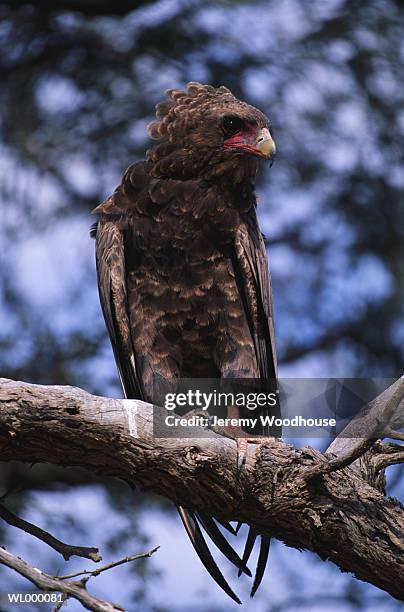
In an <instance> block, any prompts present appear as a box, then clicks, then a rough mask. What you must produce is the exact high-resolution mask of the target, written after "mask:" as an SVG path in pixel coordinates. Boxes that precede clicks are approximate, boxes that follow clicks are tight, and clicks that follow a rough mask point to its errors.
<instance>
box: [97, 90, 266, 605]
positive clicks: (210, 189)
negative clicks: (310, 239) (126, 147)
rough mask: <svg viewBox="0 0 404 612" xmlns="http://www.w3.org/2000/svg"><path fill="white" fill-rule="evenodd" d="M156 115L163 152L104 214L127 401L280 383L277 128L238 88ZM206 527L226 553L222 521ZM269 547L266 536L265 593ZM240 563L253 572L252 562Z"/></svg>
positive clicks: (100, 238) (102, 235) (108, 298)
mask: <svg viewBox="0 0 404 612" xmlns="http://www.w3.org/2000/svg"><path fill="white" fill-rule="evenodd" d="M156 110H157V112H156V115H157V121H155V122H153V123H152V124H151V125H150V126H149V135H150V136H151V137H152V138H155V139H157V140H158V141H159V142H158V144H157V145H156V146H154V147H153V148H151V149H149V150H148V151H147V154H146V161H141V162H138V163H135V164H133V165H132V166H130V167H129V168H128V170H127V171H126V172H125V174H124V176H123V178H122V182H121V184H120V186H119V187H118V188H117V189H116V191H115V192H114V194H113V195H112V196H111V197H110V198H108V199H107V200H106V201H105V202H103V203H102V204H101V205H100V206H98V207H97V208H96V209H95V211H94V212H96V213H98V214H100V219H99V222H98V227H97V230H96V254H97V272H98V284H99V292H100V298H101V304H102V308H103V312H104V317H105V321H106V325H107V328H108V332H109V335H110V337H111V342H112V346H113V349H114V354H115V358H116V362H117V366H118V369H119V372H120V376H121V381H122V385H123V388H124V391H125V394H126V396H127V397H129V398H141V399H143V400H146V401H150V402H155V403H157V402H158V400H159V397H158V392H157V390H156V389H157V387H156V385H155V383H154V381H155V380H156V376H157V377H160V378H161V379H162V380H168V381H170V380H173V379H177V378H224V377H226V378H240V377H242V378H245V377H249V378H259V379H261V380H262V381H270V379H272V381H273V380H274V379H276V356H275V344H274V328H273V312H272V301H271V287H270V279H269V273H268V265H267V259H266V251H265V245H264V241H263V237H262V235H261V232H260V230H259V227H258V223H257V218H256V196H255V191H254V183H255V178H256V173H257V169H258V158H259V157H260V156H261V157H265V158H271V157H272V156H273V153H274V149H275V147H274V143H273V141H272V139H271V136H270V126H269V122H268V119H267V118H266V117H265V115H263V114H262V113H261V112H260V111H258V110H257V109H255V108H254V107H252V106H250V105H248V104H246V103H244V102H240V101H239V100H237V99H236V98H235V97H234V96H233V95H232V93H231V92H230V91H229V90H228V89H227V88H225V87H219V88H217V89H215V88H213V87H211V86H209V85H200V84H198V83H190V84H189V85H188V87H187V90H186V91H181V90H171V91H169V92H168V99H167V100H165V101H164V102H161V103H160V104H158V105H157V107H156ZM268 384H273V383H268ZM262 433H264V432H262ZM180 514H181V518H182V520H183V522H184V524H185V526H186V529H187V531H188V534H189V535H190V537H191V539H192V541H193V544H194V546H195V548H196V550H197V552H198V554H199V556H200V557H201V559H202V561H203V562H204V564H205V566H206V567H207V568H208V571H209V572H210V573H211V575H212V576H213V577H214V578H215V580H216V581H217V582H218V583H219V584H220V585H221V586H222V588H224V589H225V590H226V592H227V593H228V594H229V595H230V596H231V597H233V599H235V600H236V601H238V598H237V597H236V596H235V595H234V593H233V592H232V591H231V589H230V587H229V586H228V584H227V583H226V582H225V580H224V578H223V576H222V575H221V573H220V571H219V570H218V568H217V566H216V564H215V563H214V561H213V558H212V557H211V556H210V553H209V550H208V549H207V547H206V544H205V542H204V540H203V536H202V532H201V530H200V528H199V525H198V515H194V514H193V513H191V512H188V511H186V510H184V509H180ZM199 520H200V522H201V523H202V525H203V527H204V529H205V530H206V531H207V532H208V533H209V535H210V536H211V537H212V539H213V540H214V541H215V543H216V544H217V545H218V546H219V548H220V549H221V550H222V551H223V552H224V550H223V542H222V541H221V538H220V532H218V530H217V528H216V532H215V526H216V524H215V523H214V522H213V521H212V520H211V519H209V517H199ZM249 540H250V542H249V547H251V541H253V540H252V534H250V538H249ZM268 546H269V541H268V538H265V539H264V538H263V545H262V549H261V554H260V559H261V561H260V567H259V568H258V571H257V576H256V580H255V584H254V587H253V590H254V592H255V590H256V588H257V586H258V584H259V581H260V580H261V578H262V573H263V569H264V568H265V564H266V556H267V549H268ZM227 553H228V554H227V556H229V554H230V553H229V551H228V550H227ZM233 557H234V555H233ZM232 560H233V562H235V563H236V564H238V566H241V567H242V568H243V570H244V571H246V568H245V564H246V559H244V561H243V562H241V560H238V561H237V559H234V558H233V559H232Z"/></svg>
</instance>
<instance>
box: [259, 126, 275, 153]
mask: <svg viewBox="0 0 404 612" xmlns="http://www.w3.org/2000/svg"><path fill="white" fill-rule="evenodd" d="M255 144H256V147H257V149H258V151H259V152H260V153H261V155H262V156H263V157H265V158H266V159H272V158H273V157H274V156H275V153H276V145H275V143H274V141H273V139H272V136H271V134H270V133H269V130H268V128H262V130H260V131H259V132H258V136H257V140H256V141H255Z"/></svg>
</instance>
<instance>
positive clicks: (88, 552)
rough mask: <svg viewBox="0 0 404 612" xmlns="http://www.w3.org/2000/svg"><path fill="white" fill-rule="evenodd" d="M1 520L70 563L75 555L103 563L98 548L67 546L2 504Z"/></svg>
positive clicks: (0, 505) (0, 508) (0, 507)
mask: <svg viewBox="0 0 404 612" xmlns="http://www.w3.org/2000/svg"><path fill="white" fill-rule="evenodd" d="M0 518H2V519H3V520H5V521H6V523H8V524H9V525H12V526H13V527H18V529H22V530H23V531H25V532H26V533H29V534H31V535H33V536H35V537H36V538H38V539H39V540H41V541H42V542H45V544H47V545H48V546H50V547H51V548H53V549H54V550H56V551H57V552H58V553H60V554H61V555H63V557H64V559H66V561H68V560H69V559H70V557H72V556H73V555H76V556H77V557H84V558H85V559H91V560H92V561H95V562H98V561H101V559H102V556H101V555H100V553H99V550H98V548H95V547H87V546H73V545H71V544H65V543H64V542H61V541H60V540H58V539H57V538H55V537H54V536H53V535H51V534H50V533H48V532H47V531H45V530H44V529H41V527H38V526H37V525H33V524H32V523H29V522H28V521H26V520H24V519H22V518H20V517H19V516H17V515H16V514H14V513H13V512H11V511H10V510H8V509H7V508H6V507H5V506H4V505H3V504H1V503H0Z"/></svg>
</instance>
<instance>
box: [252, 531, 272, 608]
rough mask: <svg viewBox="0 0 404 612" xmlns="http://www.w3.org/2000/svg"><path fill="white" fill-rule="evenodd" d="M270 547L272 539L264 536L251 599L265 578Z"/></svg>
mask: <svg viewBox="0 0 404 612" xmlns="http://www.w3.org/2000/svg"><path fill="white" fill-rule="evenodd" d="M270 545H271V538H269V537H268V536H262V537H261V546H260V552H259V555H258V562H257V569H256V570H255V576H254V582H253V585H252V589H251V593H250V596H251V597H254V595H255V593H256V591H257V589H258V587H259V585H260V584H261V580H262V578H263V576H264V573H265V568H266V566H267V561H268V555H269V547H270Z"/></svg>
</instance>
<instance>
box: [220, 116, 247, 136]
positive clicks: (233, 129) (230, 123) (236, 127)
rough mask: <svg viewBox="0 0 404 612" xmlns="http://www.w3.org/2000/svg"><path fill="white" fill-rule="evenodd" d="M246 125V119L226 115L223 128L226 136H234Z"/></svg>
mask: <svg viewBox="0 0 404 612" xmlns="http://www.w3.org/2000/svg"><path fill="white" fill-rule="evenodd" d="M243 127H244V121H243V120H242V119H240V117H224V119H223V120H222V128H223V132H224V134H225V136H234V135H235V134H238V132H240V131H241V130H242V129H243Z"/></svg>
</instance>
